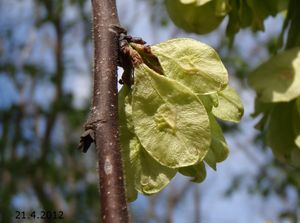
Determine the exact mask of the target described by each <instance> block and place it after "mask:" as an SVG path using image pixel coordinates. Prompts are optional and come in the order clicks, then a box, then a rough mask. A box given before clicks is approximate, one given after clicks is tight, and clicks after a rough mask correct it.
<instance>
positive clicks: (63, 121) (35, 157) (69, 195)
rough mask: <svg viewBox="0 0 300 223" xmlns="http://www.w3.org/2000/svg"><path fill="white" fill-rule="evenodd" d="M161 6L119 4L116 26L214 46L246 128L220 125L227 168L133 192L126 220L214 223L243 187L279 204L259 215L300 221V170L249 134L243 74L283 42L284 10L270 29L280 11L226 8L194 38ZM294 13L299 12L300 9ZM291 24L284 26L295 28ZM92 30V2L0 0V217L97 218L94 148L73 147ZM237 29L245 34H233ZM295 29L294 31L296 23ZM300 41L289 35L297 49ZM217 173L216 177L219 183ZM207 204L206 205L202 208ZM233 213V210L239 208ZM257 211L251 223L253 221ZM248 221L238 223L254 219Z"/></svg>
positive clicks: (86, 95)
mask: <svg viewBox="0 0 300 223" xmlns="http://www.w3.org/2000/svg"><path fill="white" fill-rule="evenodd" d="M166 2H168V1H166ZM234 2H235V3H237V4H238V3H239V2H240V3H241V2H243V1H238V0H236V1H234ZM252 2H255V3H259V1H254V0H253V1H252ZM267 2H270V1H267ZM276 2H279V0H278V1H276ZM164 3H165V2H164V1H163V0H127V1H118V6H119V14H120V20H121V23H122V24H123V25H124V26H125V27H126V28H127V29H128V31H129V33H130V34H139V36H142V37H143V38H144V39H145V40H146V41H147V40H148V39H150V40H151V41H152V42H151V41H149V43H156V42H159V41H161V40H165V39H168V38H174V37H182V36H189V37H192V38H195V39H199V40H201V41H206V42H208V43H209V44H211V45H213V46H214V48H216V49H217V51H218V52H219V53H220V55H221V58H222V59H223V61H224V63H225V64H226V67H227V68H228V70H229V73H230V75H231V76H230V79H231V81H232V83H233V85H235V86H236V88H237V89H239V91H240V94H241V95H242V97H243V99H244V102H245V104H246V105H247V106H246V110H247V109H248V112H247V111H246V115H245V118H244V124H241V125H239V126H237V125H229V124H227V123H223V124H222V127H223V130H224V131H226V132H227V135H226V138H227V140H228V141H229V144H231V145H229V147H230V148H232V147H234V148H235V149H234V148H233V152H232V153H233V154H232V157H236V158H229V159H228V160H227V161H225V163H227V162H228V164H222V165H220V168H219V169H218V172H217V173H216V174H213V172H209V173H208V175H210V176H209V180H208V181H206V182H205V183H204V185H202V184H201V186H200V185H198V184H194V183H192V182H190V181H189V179H186V178H180V177H177V178H175V180H174V181H173V183H171V185H170V186H169V187H168V188H167V189H165V190H164V191H163V192H161V193H159V194H158V195H155V196H152V197H144V196H140V197H139V199H138V200H137V201H136V202H134V203H133V204H131V218H132V221H133V222H183V220H182V219H185V220H186V219H188V222H214V221H213V220H211V219H214V218H213V216H214V215H216V212H215V209H214V206H216V205H217V204H216V203H214V202H218V201H220V202H221V200H226V199H227V198H228V197H234V196H235V195H234V194H240V193H241V192H240V191H241V190H246V191H247V193H249V194H250V197H251V196H253V197H254V196H257V195H259V196H261V197H262V198H263V200H268V201H269V203H266V204H267V205H268V204H270V203H272V202H275V204H274V205H275V206H276V205H277V206H278V208H274V206H272V205H270V209H272V208H274V210H276V211H273V210H271V212H272V216H264V213H262V214H261V216H260V219H264V220H266V221H267V220H268V219H269V218H271V220H273V221H274V222H298V221H299V217H300V213H299V209H300V203H299V200H300V199H299V194H300V191H299V188H300V172H299V169H298V168H295V167H291V166H290V165H288V164H283V163H281V162H279V161H277V160H276V159H275V158H274V156H273V155H272V154H271V153H270V150H269V149H268V148H267V145H266V140H265V138H266V137H265V135H266V133H265V131H262V132H258V131H253V125H254V124H253V122H252V121H251V120H252V118H251V117H250V116H249V115H250V113H251V111H253V101H254V94H253V92H251V91H250V90H249V88H248V85H247V80H246V78H247V75H248V73H249V72H250V71H251V70H252V69H253V68H255V66H257V65H258V64H259V63H260V62H262V61H263V60H266V59H267V58H269V57H270V56H271V55H273V54H274V53H275V52H276V51H277V50H278V49H279V48H280V39H278V37H280V32H281V26H282V25H284V22H283V21H284V17H285V15H286V12H283V13H281V14H280V13H279V15H278V16H279V17H278V19H277V20H276V21H275V23H273V25H274V24H275V25H276V26H279V29H278V28H277V30H279V31H276V32H273V31H272V28H274V27H271V29H270V30H268V29H265V27H264V23H265V19H267V18H269V16H270V15H271V16H274V15H276V14H277V13H275V12H274V11H272V10H273V8H272V10H271V14H265V11H263V12H261V11H257V13H259V12H261V13H262V14H261V15H262V16H255V15H254V16H252V17H251V16H250V17H249V16H248V17H241V15H242V14H233V13H232V12H230V11H227V9H226V8H225V9H224V10H225V11H223V14H224V15H222V16H223V17H224V18H223V17H222V20H224V21H223V22H220V24H218V25H220V26H219V28H218V29H216V30H215V31H213V32H212V33H211V34H208V35H205V36H203V37H202V36H201V37H200V36H198V35H195V34H190V33H186V32H184V31H182V30H180V29H178V28H177V27H175V26H174V25H173V24H172V22H171V20H170V19H169V16H168V13H167V10H166V8H165V4H164ZM235 7H238V6H237V5H235ZM280 7H283V6H280ZM293 9H298V11H299V8H297V7H296V8H293ZM276 12H277V11H276ZM227 14H228V15H227ZM146 17H147V18H146ZM287 17H288V16H287ZM249 18H252V19H254V20H253V21H252V20H251V19H249ZM259 18H260V20H259V21H257V19H259ZM237 21H241V22H240V23H238V22H237ZM293 21H294V20H293ZM290 23H291V22H290ZM145 24H147V26H146V25H145ZM227 24H228V26H227ZM236 24H239V25H238V26H237V25H236ZM293 24H294V25H291V24H290V25H289V27H297V25H295V23H293ZM296 24H297V23H296ZM285 26H287V25H285ZM91 27H92V26H91V4H90V1H85V0H63V1H62V0H26V1H24V0H23V1H22V0H0V222H3V223H9V222H17V221H16V219H15V216H16V212H15V211H16V210H17V211H26V212H30V211H33V210H36V211H37V210H52V211H54V210H56V211H59V210H62V211H64V220H53V219H48V220H45V222H98V219H99V199H98V188H97V172H96V160H95V156H94V155H95V151H94V150H93V149H91V150H90V151H89V152H88V153H87V154H84V155H83V154H81V153H80V152H79V151H78V150H76V147H77V145H78V140H79V136H80V133H81V130H82V125H83V123H84V121H85V119H86V117H87V114H88V112H89V108H90V95H91V94H90V93H91V87H92V83H91V77H92V76H91V73H92V66H91V65H92V64H91V61H92V59H91V58H92V52H93V49H92V42H91V35H92V30H91ZM246 28H247V29H246ZM240 29H244V30H243V31H241V32H240V33H239V34H238V32H239V31H240ZM250 29H252V31H260V30H266V33H268V35H266V36H261V35H260V33H253V32H252V31H250ZM274 29H275V28H274ZM288 30H290V29H287V32H288ZM293 30H294V31H293V32H294V33H295V32H296V30H297V29H296V28H293ZM299 30H300V29H299ZM187 31H191V30H187ZM210 31H211V30H210ZM296 33H297V32H296ZM226 34H227V37H229V38H226ZM235 35H236V38H235V41H234V38H233V37H234V36H235ZM239 35H240V36H239ZM282 35H283V36H284V35H288V34H284V33H283V34H282ZM293 35H294V34H293ZM282 38H284V37H282ZM290 41H292V40H290ZM288 42H289V41H288ZM230 43H231V45H232V46H231V47H229V45H230ZM297 44H298V42H297V41H295V42H294V45H297ZM248 45H249V46H248ZM287 45H288V44H287ZM286 47H287V48H288V47H290V46H286ZM245 139H246V140H247V141H245ZM246 147H247V148H246ZM249 148H250V149H249ZM236 153H239V154H242V156H236ZM230 157H231V155H230ZM245 160H246V161H245ZM230 162H231V163H233V164H230ZM247 164H250V165H251V166H253V168H254V170H253V172H252V173H251V174H249V173H248V172H242V171H240V172H235V171H233V172H222V169H224V170H225V169H226V170H228V168H226V165H229V169H230V168H236V169H241V170H243V168H244V166H245V165H247ZM223 165H224V166H223ZM230 165H231V166H230ZM223 167H224V168H223ZM233 173H234V174H233ZM218 174H219V175H222V177H223V178H221V179H220V180H216V177H217V176H218ZM225 180H226V181H225ZM220 182H221V184H224V185H223V187H222V188H225V189H224V190H222V193H221V194H222V196H219V197H218V198H217V200H216V199H214V200H213V199H212V198H211V197H209V195H207V194H206V192H205V191H207V188H213V187H216V184H220ZM211 193H214V192H211ZM227 201H228V202H227V203H226V202H225V204H227V205H228V206H229V207H230V208H233V209H234V208H237V209H238V208H248V209H251V208H250V206H249V207H248V206H247V203H248V200H247V197H245V198H244V200H241V202H243V205H242V204H241V205H240V207H237V206H234V205H233V206H231V205H230V200H227ZM260 201H261V200H257V201H256V202H260ZM205 202H212V203H211V204H210V206H207V204H206V203H205ZM249 203H250V202H249ZM254 205H257V206H258V203H254ZM266 208H267V209H269V208H268V207H266ZM223 209H224V211H223V212H218V213H221V214H220V218H219V219H221V220H219V222H227V221H228V220H227V221H226V220H224V221H222V219H225V215H226V208H225V207H224V208H223ZM187 210H188V211H187ZM233 212H234V213H236V214H237V215H238V212H237V211H235V210H233ZM240 213H242V212H240ZM191 214H192V215H191ZM222 214H223V215H224V216H222ZM254 215H256V214H255V213H253V216H252V217H253V219H257V218H254ZM257 215H258V214H257ZM222 217H223V218H222ZM231 217H232V218H231V219H236V218H237V217H236V218H235V217H234V216H231ZM248 217H249V216H248ZM253 219H248V220H249V221H248V220H247V221H246V220H245V221H244V222H255V221H254V220H253ZM37 222H38V221H37ZM228 222H232V221H228Z"/></svg>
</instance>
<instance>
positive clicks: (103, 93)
mask: <svg viewBox="0 0 300 223" xmlns="http://www.w3.org/2000/svg"><path fill="white" fill-rule="evenodd" d="M92 7H93V39H94V92H93V107H92V111H91V116H90V120H89V121H88V123H87V124H90V123H91V129H92V130H93V134H94V140H95V145H96V150H97V153H98V166H99V168H98V172H99V179H100V182H99V184H100V197H101V198H100V203H101V221H102V222H104V223H105V222H109V223H115V222H116V223H121V222H122V223H126V222H128V211H127V203H126V197H125V188H124V182H123V170H122V159H121V152H120V147H119V136H118V96H117V93H118V89H117V62H118V51H119V41H118V40H119V35H120V33H119V30H118V29H117V27H120V25H119V19H118V15H117V8H116V2H115V0H92ZM89 122H90V123H89Z"/></svg>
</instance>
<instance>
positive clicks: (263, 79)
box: [249, 48, 300, 102]
mask: <svg viewBox="0 0 300 223" xmlns="http://www.w3.org/2000/svg"><path fill="white" fill-rule="evenodd" d="M299 51H300V48H293V49H291V50H287V51H285V52H282V53H280V54H278V55H276V56H273V57H272V58H271V59H270V60H268V61H267V62H265V63H263V64H262V65H260V66H259V67H258V68H257V69H256V70H255V71H253V72H252V73H251V74H250V76H249V84H250V85H251V86H252V87H253V88H254V89H255V90H256V92H257V97H258V99H259V100H260V101H262V102H287V101H291V100H292V99H294V98H296V97H298V96H299V95H300V87H299V86H300V54H299Z"/></svg>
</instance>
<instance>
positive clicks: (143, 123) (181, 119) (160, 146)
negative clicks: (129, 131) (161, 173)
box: [132, 64, 211, 168]
mask: <svg viewBox="0 0 300 223" xmlns="http://www.w3.org/2000/svg"><path fill="white" fill-rule="evenodd" d="M132 108H133V114H132V115H133V123H134V128H135V133H136V135H137V136H138V138H139V140H140V142H141V144H142V145H143V147H144V148H145V149H146V151H147V152H148V153H149V154H150V155H151V156H152V157H153V158H154V159H155V160H157V161H158V162H159V163H161V164H162V165H165V166H167V167H170V168H179V167H184V166H190V165H193V164H195V163H197V162H199V161H201V160H202V159H203V158H204V157H205V155H206V153H207V151H208V149H209V146H210V137H211V135H210V127H209V120H208V115H207V112H206V110H205V107H204V106H203V104H202V103H201V101H200V100H199V99H198V98H197V96H196V95H195V94H194V93H193V92H192V91H190V90H189V89H188V88H186V87H185V86H184V85H182V84H180V83H178V82H176V81H174V80H172V79H169V78H167V77H165V76H163V75H159V74H157V73H155V72H154V71H153V70H151V69H149V68H148V67H147V66H146V65H145V64H141V65H139V66H138V67H137V68H135V83H134V90H133V107H132Z"/></svg>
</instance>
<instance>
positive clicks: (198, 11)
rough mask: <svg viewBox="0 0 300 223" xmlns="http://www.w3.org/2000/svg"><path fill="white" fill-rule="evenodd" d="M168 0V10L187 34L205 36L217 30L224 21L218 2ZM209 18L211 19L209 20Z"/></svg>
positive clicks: (206, 0)
mask: <svg viewBox="0 0 300 223" xmlns="http://www.w3.org/2000/svg"><path fill="white" fill-rule="evenodd" d="M184 2H185V3H190V4H184V3H183V0H166V1H165V4H166V8H167V11H168V13H169V16H170V18H171V19H172V21H173V22H174V23H175V25H176V26H178V27H180V28H182V29H184V30H185V31H187V32H194V33H198V34H205V33H209V32H211V31H213V30H214V29H216V28H217V27H218V26H219V25H220V24H221V22H222V20H223V19H224V16H220V9H221V7H220V6H218V5H217V3H216V1H208V0H197V1H192V0H190V1H189V0H185V1H184ZM208 18H209V19H208Z"/></svg>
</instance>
